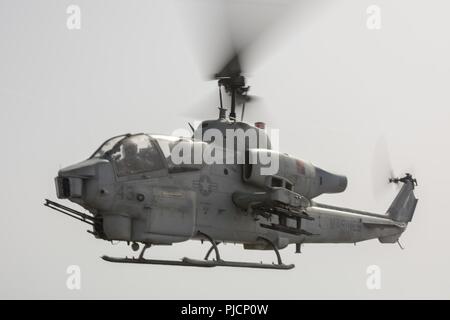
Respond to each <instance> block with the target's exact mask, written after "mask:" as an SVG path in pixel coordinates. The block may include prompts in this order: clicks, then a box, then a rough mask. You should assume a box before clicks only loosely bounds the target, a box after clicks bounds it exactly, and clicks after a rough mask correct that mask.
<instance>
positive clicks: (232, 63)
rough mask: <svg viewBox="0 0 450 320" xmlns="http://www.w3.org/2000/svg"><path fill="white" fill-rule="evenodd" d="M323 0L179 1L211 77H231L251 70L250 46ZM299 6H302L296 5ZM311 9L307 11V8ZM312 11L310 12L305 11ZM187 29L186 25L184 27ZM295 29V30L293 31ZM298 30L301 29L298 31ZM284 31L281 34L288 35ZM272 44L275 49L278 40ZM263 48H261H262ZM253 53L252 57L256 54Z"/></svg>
mask: <svg viewBox="0 0 450 320" xmlns="http://www.w3.org/2000/svg"><path fill="white" fill-rule="evenodd" d="M317 3H323V1H320V0H260V1H258V0H228V1H225V0H183V1H179V2H178V4H179V8H180V9H181V10H180V13H181V14H182V16H183V17H184V18H185V20H186V22H185V23H183V27H186V26H187V29H188V34H187V37H188V39H189V38H191V37H192V36H194V37H195V41H194V42H195V44H196V49H197V50H196V51H198V54H199V56H200V59H201V65H202V67H203V68H202V69H203V70H204V73H205V74H207V75H208V76H207V77H208V78H209V79H214V78H215V76H216V75H220V76H222V77H228V76H230V75H239V74H241V73H245V72H248V70H247V69H248V65H247V63H246V61H248V59H249V57H248V55H249V52H248V51H249V49H250V47H251V46H253V44H255V43H256V42H259V41H260V40H261V38H262V36H263V35H267V34H268V31H269V30H273V29H274V27H275V26H276V25H278V24H280V23H281V22H285V20H286V19H285V18H286V16H287V15H288V14H293V11H295V14H296V13H298V12H300V11H301V13H303V11H311V10H310V9H311V7H315V6H316V5H317ZM294 5H298V7H301V8H295V9H296V10H294ZM303 9H307V10H303ZM305 14H308V12H305ZM184 29H186V28H184ZM290 31H292V32H293V31H294V30H290ZM297 31H298V30H297ZM286 33H287V32H283V33H282V34H281V35H284V34H286ZM281 35H280V34H279V35H277V39H273V38H272V39H270V41H269V40H267V41H265V42H264V43H267V44H268V46H267V47H268V48H269V47H270V48H269V50H257V51H258V55H259V53H260V52H261V51H264V52H266V51H271V50H272V49H273V47H274V42H276V41H275V40H278V38H279V37H280V36H281ZM258 49H259V48H258ZM255 54H256V52H254V53H252V57H251V58H252V59H251V60H254V59H253V58H254V55H255Z"/></svg>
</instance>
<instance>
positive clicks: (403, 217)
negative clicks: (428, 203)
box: [387, 173, 418, 222]
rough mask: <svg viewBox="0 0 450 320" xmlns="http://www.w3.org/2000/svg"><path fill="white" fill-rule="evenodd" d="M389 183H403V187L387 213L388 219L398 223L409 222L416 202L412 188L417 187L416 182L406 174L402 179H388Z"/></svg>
mask: <svg viewBox="0 0 450 320" xmlns="http://www.w3.org/2000/svg"><path fill="white" fill-rule="evenodd" d="M390 182H394V183H399V182H403V186H402V188H401V189H400V192H399V193H398V194H397V196H396V197H395V199H394V201H393V202H392V204H391V205H390V207H389V209H388V211H387V213H388V215H389V218H390V219H392V220H394V221H398V222H410V221H411V220H412V217H413V215H414V211H415V210H416V205H417V201H418V199H417V198H416V197H415V195H414V186H415V185H417V181H416V179H413V177H412V176H411V175H410V174H409V173H407V174H406V176H405V177H403V178H400V179H397V178H396V179H390Z"/></svg>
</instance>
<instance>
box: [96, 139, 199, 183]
mask: <svg viewBox="0 0 450 320" xmlns="http://www.w3.org/2000/svg"><path fill="white" fill-rule="evenodd" d="M177 144H189V145H192V144H193V142H192V140H190V139H183V138H177V137H171V136H162V135H147V134H135V135H131V134H127V135H121V136H116V137H113V138H110V139H109V140H107V141H106V142H104V143H103V144H102V145H101V146H100V148H98V149H97V151H96V152H95V153H94V154H93V155H92V156H91V158H103V159H107V160H110V161H111V162H112V163H113V165H114V167H115V170H116V174H117V176H119V177H124V176H133V175H139V174H144V173H147V172H151V171H157V170H162V169H165V168H167V169H168V170H169V172H182V171H190V170H197V169H199V166H198V165H192V164H189V163H188V164H186V163H178V162H177V161H173V159H172V150H173V148H174V146H176V145H177ZM188 149H190V150H192V147H191V146H189V147H188Z"/></svg>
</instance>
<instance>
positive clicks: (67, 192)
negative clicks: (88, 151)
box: [55, 159, 104, 200]
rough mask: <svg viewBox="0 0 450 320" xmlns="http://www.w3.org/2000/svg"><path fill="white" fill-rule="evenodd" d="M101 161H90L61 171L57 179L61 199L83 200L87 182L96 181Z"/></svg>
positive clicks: (57, 188)
mask: <svg viewBox="0 0 450 320" xmlns="http://www.w3.org/2000/svg"><path fill="white" fill-rule="evenodd" d="M101 162H104V160H103V161H102V160H100V159H89V160H85V161H82V162H79V163H77V164H74V165H71V166H68V167H66V168H63V169H61V170H59V172H58V176H57V177H56V178H55V184H56V194H57V197H58V198H59V199H71V200H73V199H81V198H82V197H83V191H84V190H83V189H85V187H86V183H87V181H90V180H94V179H96V176H97V171H98V170H97V168H98V165H99V163H101Z"/></svg>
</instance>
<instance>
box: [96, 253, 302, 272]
mask: <svg viewBox="0 0 450 320" xmlns="http://www.w3.org/2000/svg"><path fill="white" fill-rule="evenodd" d="M102 259H103V260H105V261H108V262H114V263H136V264H159V265H169V266H184V267H201V268H212V267H237V268H259V269H279V270H289V269H292V268H294V267H295V266H294V265H293V264H275V263H273V264H268V263H256V262H238V261H226V260H219V261H216V260H197V259H191V258H183V259H182V260H181V261H176V260H155V259H139V258H115V257H109V256H103V257H102Z"/></svg>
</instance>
